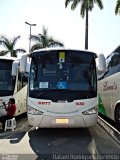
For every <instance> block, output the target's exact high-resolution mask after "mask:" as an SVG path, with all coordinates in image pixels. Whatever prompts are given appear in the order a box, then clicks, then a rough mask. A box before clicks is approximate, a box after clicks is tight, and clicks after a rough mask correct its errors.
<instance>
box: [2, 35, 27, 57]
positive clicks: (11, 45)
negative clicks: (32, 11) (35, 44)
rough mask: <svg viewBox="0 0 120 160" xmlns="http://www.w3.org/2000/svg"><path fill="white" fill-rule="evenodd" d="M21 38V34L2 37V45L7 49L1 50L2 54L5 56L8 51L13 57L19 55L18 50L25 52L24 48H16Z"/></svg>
mask: <svg viewBox="0 0 120 160" xmlns="http://www.w3.org/2000/svg"><path fill="white" fill-rule="evenodd" d="M18 39H20V36H17V37H14V38H13V39H8V38H7V37H6V36H1V37H0V45H2V46H4V47H5V50H2V51H0V56H5V55H7V54H8V53H10V54H11V57H17V53H18V52H22V53H25V52H26V51H25V50H24V49H20V48H19V49H15V45H16V42H17V41H18Z"/></svg>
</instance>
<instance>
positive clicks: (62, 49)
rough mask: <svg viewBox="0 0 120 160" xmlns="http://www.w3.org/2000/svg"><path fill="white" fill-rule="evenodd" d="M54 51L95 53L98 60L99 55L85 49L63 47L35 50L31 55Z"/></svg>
mask: <svg viewBox="0 0 120 160" xmlns="http://www.w3.org/2000/svg"><path fill="white" fill-rule="evenodd" d="M52 50H54V51H55V50H60V51H65V50H71V51H72V50H74V51H82V52H86V53H88V52H89V53H93V54H94V55H95V58H97V54H96V53H95V52H93V51H89V50H84V49H82V50H81V49H74V48H73V49H71V48H63V47H59V48H56V47H55V48H42V49H39V50H34V51H33V52H32V53H31V54H33V53H35V52H41V51H52Z"/></svg>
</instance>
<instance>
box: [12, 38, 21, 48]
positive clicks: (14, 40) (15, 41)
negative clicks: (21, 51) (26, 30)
mask: <svg viewBox="0 0 120 160" xmlns="http://www.w3.org/2000/svg"><path fill="white" fill-rule="evenodd" d="M18 39H20V36H17V37H14V38H13V39H12V41H11V42H12V43H11V44H12V45H13V46H15V44H16V43H17V41H18Z"/></svg>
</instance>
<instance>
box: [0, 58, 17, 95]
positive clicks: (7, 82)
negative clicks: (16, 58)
mask: <svg viewBox="0 0 120 160" xmlns="http://www.w3.org/2000/svg"><path fill="white" fill-rule="evenodd" d="M12 62H13V61H10V60H0V96H9V95H11V94H13V91H14V85H15V80H14V78H13V77H12V76H11V70H12Z"/></svg>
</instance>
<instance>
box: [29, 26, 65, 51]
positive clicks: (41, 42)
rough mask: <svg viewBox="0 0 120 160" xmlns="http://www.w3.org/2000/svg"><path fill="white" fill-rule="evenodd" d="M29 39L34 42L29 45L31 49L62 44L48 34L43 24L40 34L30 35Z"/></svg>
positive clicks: (61, 45)
mask: <svg viewBox="0 0 120 160" xmlns="http://www.w3.org/2000/svg"><path fill="white" fill-rule="evenodd" d="M30 38H31V40H32V41H34V42H35V44H34V45H33V46H32V47H31V51H34V50H36V49H41V48H47V47H57V46H59V47H63V46H64V44H63V43H61V42H60V41H58V40H55V39H54V38H53V37H52V36H49V35H48V30H47V29H46V28H45V27H44V26H43V29H42V34H38V35H37V36H36V35H31V37H30Z"/></svg>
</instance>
